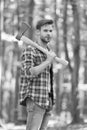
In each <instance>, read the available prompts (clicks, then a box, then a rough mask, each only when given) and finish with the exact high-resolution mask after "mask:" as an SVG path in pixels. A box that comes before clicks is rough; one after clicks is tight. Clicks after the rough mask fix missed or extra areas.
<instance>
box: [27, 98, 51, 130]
mask: <svg viewBox="0 0 87 130" xmlns="http://www.w3.org/2000/svg"><path fill="white" fill-rule="evenodd" d="M26 104H27V125H26V130H46V128H47V124H48V121H49V118H50V112H47V111H46V110H45V109H42V108H41V107H39V106H38V105H36V104H35V103H34V102H33V101H32V100H31V99H29V98H28V99H27V101H26Z"/></svg>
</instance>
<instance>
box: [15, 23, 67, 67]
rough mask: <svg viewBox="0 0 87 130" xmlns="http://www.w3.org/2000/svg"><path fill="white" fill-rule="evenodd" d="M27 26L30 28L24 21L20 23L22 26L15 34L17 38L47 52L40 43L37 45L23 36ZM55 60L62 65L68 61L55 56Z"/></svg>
mask: <svg viewBox="0 0 87 130" xmlns="http://www.w3.org/2000/svg"><path fill="white" fill-rule="evenodd" d="M28 28H31V27H30V26H29V25H27V24H26V23H23V24H22V28H21V29H20V31H19V33H18V34H17V36H16V39H17V40H22V41H23V42H25V43H26V44H28V45H31V46H33V47H35V48H37V49H39V50H40V51H42V52H43V53H45V54H48V53H49V51H48V50H46V49H44V48H43V47H41V46H40V45H38V44H37V43H36V42H33V41H32V40H31V39H29V38H28V37H26V36H24V33H25V32H26V31H27V29H28ZM55 61H56V62H58V63H61V64H63V65H67V64H68V61H67V60H64V59H62V58H59V57H57V56H56V57H55Z"/></svg>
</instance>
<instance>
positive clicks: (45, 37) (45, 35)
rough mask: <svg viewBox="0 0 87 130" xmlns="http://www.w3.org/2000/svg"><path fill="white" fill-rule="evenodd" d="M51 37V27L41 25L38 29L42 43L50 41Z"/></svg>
mask: <svg viewBox="0 0 87 130" xmlns="http://www.w3.org/2000/svg"><path fill="white" fill-rule="evenodd" d="M52 35H53V25H49V24H46V25H43V26H42V27H41V29H40V39H41V41H42V42H43V43H45V44H47V43H48V42H50V41H51V38H52Z"/></svg>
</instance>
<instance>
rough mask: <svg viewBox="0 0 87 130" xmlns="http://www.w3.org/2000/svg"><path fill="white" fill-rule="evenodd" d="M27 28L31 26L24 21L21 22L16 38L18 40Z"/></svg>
mask: <svg viewBox="0 0 87 130" xmlns="http://www.w3.org/2000/svg"><path fill="white" fill-rule="evenodd" d="M28 28H31V26H30V25H28V24H26V23H25V22H23V23H22V26H21V29H20V30H19V32H18V34H17V36H16V39H17V40H20V39H21V37H22V36H23V34H24V33H25V32H26V31H27V30H28Z"/></svg>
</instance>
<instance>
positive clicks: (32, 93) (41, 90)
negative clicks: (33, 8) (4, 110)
mask: <svg viewBox="0 0 87 130" xmlns="http://www.w3.org/2000/svg"><path fill="white" fill-rule="evenodd" d="M53 28H54V23H53V20H48V19H43V20H40V21H39V22H38V23H37V25H36V32H37V36H38V38H37V44H39V45H40V46H42V47H43V48H45V49H47V48H48V47H47V44H48V43H49V42H50V41H51V38H52V35H53ZM55 56H56V55H55V53H53V52H51V51H50V52H49V54H48V55H46V54H44V53H42V52H41V51H40V50H38V49H36V48H34V47H31V46H28V47H27V48H25V49H24V51H23V54H22V57H21V65H22V67H21V75H20V104H21V105H24V106H26V108H27V126H26V130H45V129H46V127H47V123H48V121H49V117H50V110H51V109H52V105H53V102H54V101H53V91H51V90H52V88H51V87H52V86H51V87H50V84H49V83H51V82H52V79H50V78H51V74H52V73H51V72H52V69H51V71H50V67H51V64H52V63H53V61H54V58H55ZM51 97H52V98H51Z"/></svg>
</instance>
